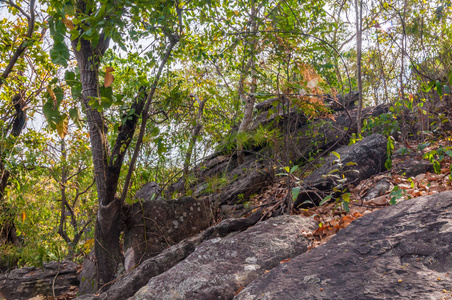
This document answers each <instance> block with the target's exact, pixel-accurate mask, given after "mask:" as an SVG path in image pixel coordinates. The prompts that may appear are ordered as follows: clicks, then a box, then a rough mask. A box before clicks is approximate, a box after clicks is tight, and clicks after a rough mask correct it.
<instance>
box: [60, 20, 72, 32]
mask: <svg viewBox="0 0 452 300" xmlns="http://www.w3.org/2000/svg"><path fill="white" fill-rule="evenodd" d="M62 21H63V23H64V25H66V27H67V28H68V29H69V30H73V29H74V23H72V21H71V20H69V19H67V18H63V20H62Z"/></svg>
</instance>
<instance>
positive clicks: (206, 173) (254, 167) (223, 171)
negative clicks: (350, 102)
mask: <svg viewBox="0 0 452 300" xmlns="http://www.w3.org/2000/svg"><path fill="white" fill-rule="evenodd" d="M387 109H388V106H387V105H381V106H377V107H373V108H366V109H364V110H363V116H364V117H367V116H378V115H381V114H382V113H384V112H386V111H387ZM263 114H265V115H266V114H267V112H264V113H263ZM293 114H296V115H293ZM356 114H357V110H356V109H354V110H351V111H349V112H345V111H342V112H338V113H337V114H335V115H334V116H329V117H325V118H320V119H318V120H314V121H312V122H310V123H309V124H305V123H306V122H305V121H303V118H305V119H306V117H305V116H304V115H303V113H301V112H291V115H290V120H291V123H290V126H289V127H290V128H291V130H290V133H289V134H290V135H291V136H293V138H291V142H290V145H289V149H288V151H289V159H290V160H291V161H292V162H304V161H306V160H307V158H308V157H309V156H310V153H313V152H316V151H318V150H324V149H327V148H329V147H332V149H333V150H334V149H336V148H338V147H340V146H341V145H344V144H347V143H348V141H349V136H348V135H347V134H345V132H344V131H343V128H344V127H349V128H350V130H349V133H350V134H351V133H353V132H356V124H355V123H354V120H356ZM256 121H257V123H259V122H260V121H258V120H256ZM267 121H268V118H267V117H265V122H267ZM281 122H282V123H281ZM283 123H284V117H280V118H278V124H283ZM278 124H273V125H272V126H273V127H274V128H276V127H277V126H278ZM253 126H254V125H253ZM261 148H262V149H261ZM252 150H253V151H256V152H255V153H252V152H250V153H247V155H246V156H245V164H244V165H242V166H238V164H237V159H236V158H235V156H233V155H229V156H228V155H219V154H214V155H212V156H210V157H208V158H206V160H205V161H204V162H202V163H201V164H199V165H198V166H196V167H195V168H194V169H193V170H192V173H193V174H195V175H196V178H197V181H196V182H195V183H193V184H192V185H190V186H189V187H188V188H187V187H186V184H184V179H183V178H181V179H180V180H179V181H178V182H176V183H175V184H173V185H171V186H170V187H169V188H168V190H167V191H166V194H167V195H168V196H167V197H170V196H171V195H174V194H177V193H180V194H181V195H185V194H191V195H194V196H196V197H202V196H206V195H207V196H209V194H211V195H213V197H212V198H211V200H212V202H213V203H216V202H218V204H220V206H221V205H235V204H237V201H239V200H241V201H242V202H246V201H248V198H249V196H251V195H252V194H254V193H257V192H259V191H260V190H261V189H262V188H265V187H266V186H268V185H269V184H271V183H272V182H273V168H272V167H271V164H272V162H265V161H263V160H262V158H263V157H273V158H276V157H277V156H278V154H276V153H275V150H274V146H271V147H265V146H259V147H254V148H253V149H252ZM276 152H278V153H285V152H284V149H277V150H276ZM385 160H386V158H385ZM219 179H226V180H225V181H224V182H225V184H224V185H223V186H221V187H220V188H218V185H217V187H216V188H217V190H216V191H213V189H212V182H215V181H218V180H219Z"/></svg>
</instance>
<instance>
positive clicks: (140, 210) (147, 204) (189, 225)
mask: <svg viewBox="0 0 452 300" xmlns="http://www.w3.org/2000/svg"><path fill="white" fill-rule="evenodd" d="M212 220H213V214H212V211H211V209H210V204H209V201H208V200H198V199H195V198H193V197H183V198H180V199H178V200H163V199H157V200H148V201H144V202H137V203H135V204H133V205H131V206H128V207H127V208H126V209H125V225H126V229H125V231H124V258H125V263H124V267H125V269H126V271H128V270H130V269H131V268H133V267H135V266H136V265H138V264H139V263H140V262H141V261H143V260H145V259H147V258H150V257H153V256H155V255H157V254H159V253H161V252H162V251H163V250H165V249H166V248H169V247H170V246H173V245H175V244H177V243H179V242H180V241H182V240H183V239H185V238H188V237H191V236H194V235H196V234H198V233H200V232H201V231H203V230H205V229H206V228H208V227H209V226H210V224H211V222H212Z"/></svg>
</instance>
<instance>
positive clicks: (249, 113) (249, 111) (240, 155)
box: [237, 1, 257, 165]
mask: <svg viewBox="0 0 452 300" xmlns="http://www.w3.org/2000/svg"><path fill="white" fill-rule="evenodd" d="M256 17H257V10H256V3H255V2H254V1H251V14H250V24H251V26H250V32H251V33H253V34H255V33H256V32H257V21H256ZM256 46H257V36H253V37H252V40H251V43H250V47H251V49H250V57H249V58H248V62H247V63H246V65H245V66H244V68H243V70H242V74H241V76H240V82H239V96H240V100H241V102H243V103H245V107H244V111H243V112H244V116H243V119H242V122H241V123H240V126H239V130H238V132H237V162H238V164H239V165H241V164H243V162H244V161H245V152H244V149H243V142H242V141H241V140H240V135H241V133H244V132H246V131H247V130H248V127H249V124H250V123H251V120H252V118H253V109H254V102H255V101H256V97H255V93H256V90H257V78H256V66H255V61H254V59H255V57H254V55H255V54H256V53H255V51H256ZM250 68H251V90H250V94H249V95H248V96H245V91H244V88H243V84H244V81H245V77H246V75H247V73H248V70H249V69H250Z"/></svg>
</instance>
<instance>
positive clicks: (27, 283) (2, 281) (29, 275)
mask: <svg viewBox="0 0 452 300" xmlns="http://www.w3.org/2000/svg"><path fill="white" fill-rule="evenodd" d="M76 272H77V264H76V263H74V262H70V261H62V262H60V263H58V262H50V263H45V264H44V265H43V266H42V268H36V267H25V268H20V269H15V270H13V271H11V272H10V273H6V274H0V295H2V296H3V297H4V298H6V299H30V298H33V297H36V296H38V295H41V296H45V297H50V296H53V293H54V292H55V296H60V295H63V294H65V293H67V292H68V291H69V290H70V289H71V288H72V290H73V289H75V288H76V287H77V286H78V284H79V281H78V279H77V275H76ZM0 298H1V297H0ZM2 299H3V298H2Z"/></svg>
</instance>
